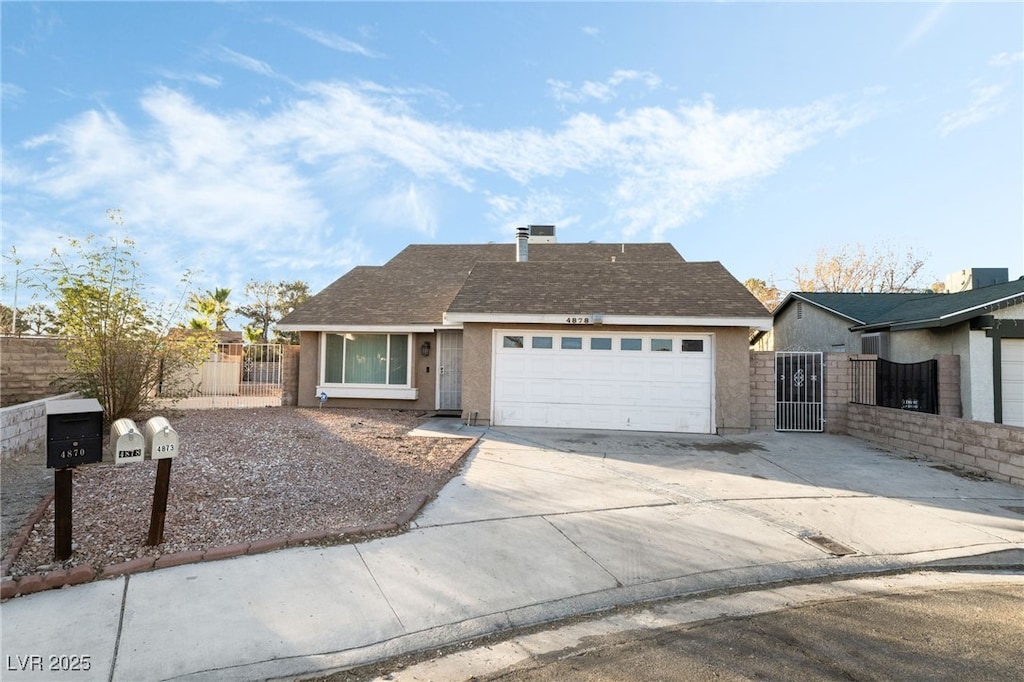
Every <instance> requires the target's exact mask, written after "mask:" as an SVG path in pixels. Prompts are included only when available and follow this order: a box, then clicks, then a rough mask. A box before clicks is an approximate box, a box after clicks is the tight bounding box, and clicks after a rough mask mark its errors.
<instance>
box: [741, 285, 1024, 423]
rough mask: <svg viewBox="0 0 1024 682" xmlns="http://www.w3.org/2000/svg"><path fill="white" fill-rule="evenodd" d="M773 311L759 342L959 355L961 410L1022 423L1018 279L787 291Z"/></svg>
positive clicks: (896, 358)
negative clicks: (938, 287) (878, 289)
mask: <svg viewBox="0 0 1024 682" xmlns="http://www.w3.org/2000/svg"><path fill="white" fill-rule="evenodd" d="M1003 272H1004V273H1005V272H1006V270H1003ZM773 317H774V324H773V327H772V331H771V333H770V334H764V335H761V334H758V335H755V338H754V341H753V345H755V347H757V348H758V349H761V350H776V351H824V352H840V353H867V354H874V355H878V356H879V357H881V358H884V359H886V360H890V361H892V362H899V363H914V362H921V361H924V360H930V359H932V358H933V357H935V356H936V355H941V354H951V355H958V356H960V370H961V373H960V374H961V375H960V395H961V401H962V403H963V416H964V417H965V418H967V419H974V420H978V421H987V422H995V423H1002V424H1013V425H1017V426H1024V278H1021V279H1017V280H1013V281H1007V278H1006V275H1005V274H1004V275H1003V277H1002V281H1001V282H1000V283H998V284H989V285H988V286H984V287H980V288H973V289H968V290H966V291H958V292H956V293H949V294H934V293H900V294H895V293H894V294H880V293H824V292H803V291H800V292H792V293H790V294H788V295H787V296H786V298H785V299H784V300H783V301H782V303H781V304H780V305H779V307H778V308H776V309H775V312H774V315H773Z"/></svg>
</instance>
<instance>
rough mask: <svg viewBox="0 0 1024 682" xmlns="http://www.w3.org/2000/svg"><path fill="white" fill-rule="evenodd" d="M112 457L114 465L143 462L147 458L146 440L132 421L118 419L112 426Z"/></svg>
mask: <svg viewBox="0 0 1024 682" xmlns="http://www.w3.org/2000/svg"><path fill="white" fill-rule="evenodd" d="M110 455H111V457H113V458H114V464H125V463H126V462H141V461H142V460H144V459H145V458H146V439H145V438H143V437H142V434H141V433H139V429H138V427H137V426H135V422H133V421H132V420H131V419H118V420H117V421H116V422H114V423H113V424H111V425H110Z"/></svg>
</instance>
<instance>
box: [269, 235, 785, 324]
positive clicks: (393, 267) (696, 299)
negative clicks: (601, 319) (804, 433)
mask: <svg viewBox="0 0 1024 682" xmlns="http://www.w3.org/2000/svg"><path fill="white" fill-rule="evenodd" d="M515 254H516V245H515V244H451V245H442V244H413V245H411V246H408V247H406V248H405V249H404V250H403V251H402V252H401V253H399V254H398V255H396V256H395V257H394V258H392V259H391V260H390V261H388V262H387V263H386V264H384V265H383V266H374V267H370V266H359V267H356V268H353V269H352V270H351V271H349V272H348V273H347V274H346V275H344V276H343V277H341V278H339V279H338V280H336V281H335V282H334V283H332V284H330V285H329V286H327V287H326V288H325V289H324V290H323V291H321V292H320V293H318V294H317V295H316V296H313V297H312V298H311V299H309V301H307V302H306V303H305V304H303V305H302V306H300V307H299V308H297V309H296V310H294V311H293V312H292V313H290V314H289V315H287V316H286V317H285V318H284V319H282V320H281V322H280V324H281V325H288V326H289V327H297V328H302V327H303V326H306V327H309V326H314V325H332V326H333V325H353V326H376V325H379V326H385V325H388V326H391V325H397V326H402V325H421V324H424V325H431V324H441V322H442V320H443V316H444V313H445V312H446V311H449V310H451V311H453V312H454V311H459V312H509V313H515V312H521V313H559V314H560V313H564V312H567V311H568V312H581V311H586V312H602V313H605V314H628V315H658V316H723V315H728V316H753V317H764V316H765V312H764V309H763V308H762V307H761V306H760V304H759V303H757V300H756V299H754V297H753V296H751V295H750V294H749V293H748V292H747V290H746V289H745V288H744V287H743V286H742V285H741V284H739V282H737V281H736V280H735V279H734V278H733V277H732V275H730V274H729V273H728V272H727V271H726V270H725V268H724V267H722V265H721V264H719V263H687V262H685V261H684V260H683V258H682V256H680V255H679V252H678V251H676V249H675V247H673V246H672V245H671V244H667V243H660V244H530V245H529V261H528V262H526V263H516V262H515ZM613 259H614V261H613Z"/></svg>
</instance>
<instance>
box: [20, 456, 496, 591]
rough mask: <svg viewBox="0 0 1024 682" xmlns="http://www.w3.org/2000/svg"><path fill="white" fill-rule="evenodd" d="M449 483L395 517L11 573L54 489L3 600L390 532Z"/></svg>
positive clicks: (24, 532) (404, 525)
mask: <svg viewBox="0 0 1024 682" xmlns="http://www.w3.org/2000/svg"><path fill="white" fill-rule="evenodd" d="M479 440H480V439H479V437H477V438H471V439H467V443H466V447H465V449H464V450H463V451H462V454H461V455H459V458H458V459H457V460H456V461H455V463H454V464H452V466H451V468H450V469H449V472H450V473H454V472H455V471H458V469H460V468H461V467H462V466H463V464H464V463H465V459H466V455H468V454H469V452H470V451H471V450H472V449H473V448H474V447H476V445H477V443H478V442H479ZM446 482H447V481H445V483H446ZM443 487H444V483H442V484H441V485H435V486H434V487H433V488H431V489H429V490H428V491H427V492H424V493H421V494H419V495H417V496H416V497H414V498H413V500H412V501H411V502H410V503H409V504H408V505H407V506H406V507H405V509H403V510H402V511H401V512H400V513H399V514H398V517H397V518H396V519H395V520H394V521H391V522H385V523H378V524H371V525H366V526H350V527H346V528H340V529H337V530H327V531H305V532H299V533H291V534H289V535H284V536H278V537H273V538H265V539H262V540H253V541H252V542H243V543H238V544H233V545H226V546H222V547H210V548H208V549H205V550H201V549H200V550H192V551H189V552H173V553H170V554H161V555H158V556H155V557H140V558H138V559H131V560H129V561H123V562H121V563H118V564H111V565H109V566H105V567H104V568H103V569H102V570H101V571H100V572H99V574H97V573H96V569H95V568H93V567H92V566H89V565H81V566H75V567H73V568H69V569H63V568H58V569H54V570H52V571H47V572H45V573H31V574H29V575H26V576H23V577H22V578H19V579H13V578H9V577H8V575H7V574H8V571H9V570H10V568H11V565H13V564H14V561H15V559H17V558H18V554H19V553H20V552H21V550H22V549H23V548H24V547H25V545H26V544H27V543H28V539H29V536H30V535H31V533H32V529H33V528H34V527H35V525H36V524H37V523H39V521H40V519H42V517H43V515H44V514H45V513H46V510H47V508H49V506H50V505H51V504H52V503H53V498H54V494H53V493H52V492H51V493H50V494H49V495H48V496H47V497H46V498H45V499H44V500H43V501H42V502H40V503H39V506H38V507H37V508H36V510H35V511H34V512H32V515H31V516H30V517H29V519H28V521H27V522H26V523H25V526H24V527H23V528H22V529H21V530H20V531H19V532H18V535H16V536H15V538H14V540H13V541H12V542H11V547H10V549H9V550H8V552H7V556H5V557H4V559H3V562H2V563H0V568H2V569H3V570H2V571H0V574H2V575H3V576H4V579H3V582H2V583H0V601H6V600H8V599H12V598H14V597H18V596H21V595H26V594H33V593H35V592H41V591H43V590H56V589H60V588H62V587H66V586H70V585H78V584H81V583H85V582H90V581H92V580H96V579H99V580H106V579H109V578H118V577H121V576H125V575H132V574H134V573H143V572H146V571H152V570H157V569H161V568H170V567H172V566H183V565H186V564H197V563H200V562H202V561H219V560H221V559H231V558H234V557H237V556H243V555H246V554H263V553H264V552H273V551H276V550H279V549H285V548H288V547H306V546H310V545H337V544H346V543H351V542H362V541H365V540H372V539H375V538H379V537H385V536H387V535H392V534H395V533H398V532H401V531H404V530H408V528H409V523H410V522H411V521H412V520H413V519H414V518H415V517H416V516H417V515H418V514H419V513H420V511H422V509H423V508H424V507H425V506H426V505H427V503H428V502H430V501H431V500H433V499H434V497H436V496H437V493H438V492H440V490H441V488H443Z"/></svg>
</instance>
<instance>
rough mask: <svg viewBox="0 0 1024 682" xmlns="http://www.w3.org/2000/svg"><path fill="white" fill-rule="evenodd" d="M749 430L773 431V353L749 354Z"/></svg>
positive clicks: (754, 352)
mask: <svg viewBox="0 0 1024 682" xmlns="http://www.w3.org/2000/svg"><path fill="white" fill-rule="evenodd" d="M750 428H751V429H753V430H754V431H774V430H775V353H773V352H772V351H753V352H751V353H750Z"/></svg>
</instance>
